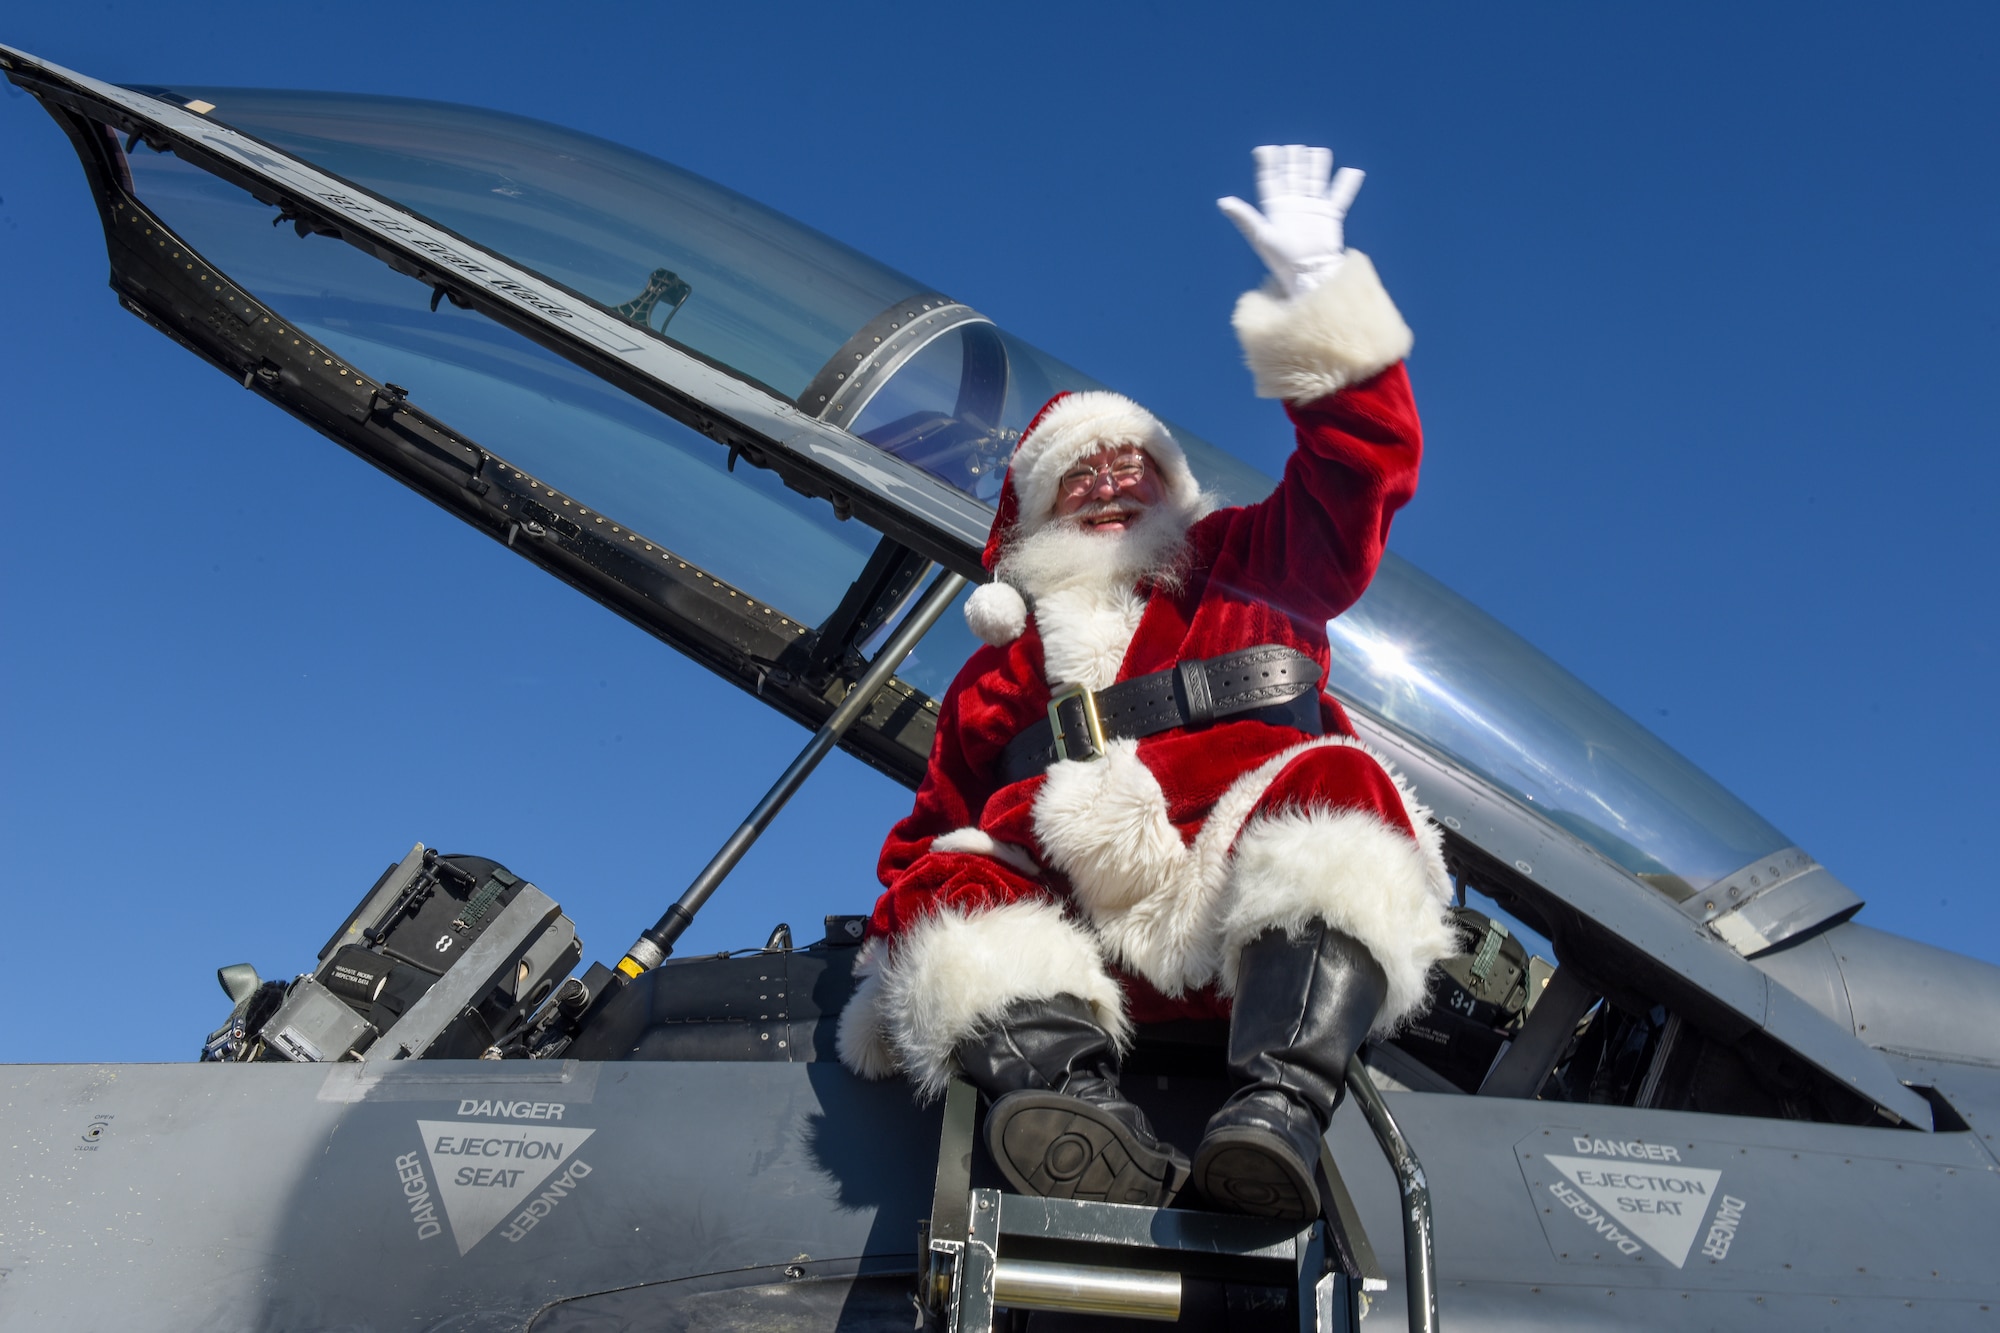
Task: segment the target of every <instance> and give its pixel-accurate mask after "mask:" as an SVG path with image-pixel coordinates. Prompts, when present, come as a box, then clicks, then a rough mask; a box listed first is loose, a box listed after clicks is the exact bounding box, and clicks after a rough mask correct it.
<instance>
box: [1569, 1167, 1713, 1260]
mask: <svg viewBox="0 0 2000 1333" xmlns="http://www.w3.org/2000/svg"><path fill="white" fill-rule="evenodd" d="M1547 1161H1548V1163H1549V1165H1550V1166H1553V1167H1555V1168H1556V1170H1558V1171H1560V1172H1562V1173H1563V1174H1564V1175H1565V1176H1567V1177H1569V1180H1570V1183H1571V1184H1573V1185H1575V1186H1576V1188H1577V1189H1578V1190H1581V1191H1582V1192H1583V1193H1584V1194H1585V1195H1586V1196H1588V1197H1589V1199H1590V1200H1591V1202H1593V1203H1595V1204H1596V1205H1597V1210H1598V1211H1599V1212H1600V1213H1601V1215H1602V1218H1603V1221H1604V1222H1607V1223H1609V1224H1610V1225H1609V1227H1608V1228H1607V1227H1605V1226H1601V1225H1600V1226H1597V1227H1596V1228H1595V1229H1596V1230H1597V1231H1598V1233H1599V1234H1600V1235H1605V1236H1606V1238H1607V1239H1612V1238H1611V1237H1610V1236H1609V1232H1610V1231H1614V1230H1617V1229H1619V1228H1623V1229H1624V1230H1625V1231H1628V1232H1630V1233H1631V1234H1632V1235H1633V1236H1636V1237H1638V1238H1639V1239H1640V1240H1642V1241H1644V1242H1646V1244H1648V1245H1650V1246H1652V1247H1653V1248H1654V1249H1655V1250H1658V1251H1659V1252H1660V1255H1661V1257H1662V1258H1664V1259H1665V1260H1666V1261H1667V1262H1668V1263H1670V1264H1672V1265H1673V1266H1674V1267H1675V1268H1679V1267H1680V1266H1681V1265H1682V1264H1684V1263H1685V1262H1687V1256H1688V1250H1689V1249H1690V1248H1692V1247H1693V1245H1694V1238H1695V1233H1696V1232H1697V1231H1699V1230H1700V1229H1701V1223H1702V1219H1703V1218H1705V1217H1706V1216H1707V1215H1708V1208H1709V1204H1710V1203H1712V1202H1713V1201H1714V1198H1715V1182H1716V1181H1718V1180H1720V1179H1721V1178H1722V1173H1721V1172H1720V1171H1716V1170H1713V1169H1710V1168H1707V1167H1698V1166H1678V1165H1673V1164H1669V1163H1665V1162H1621V1161H1606V1160H1604V1159H1603V1158H1597V1157H1556V1156H1550V1157H1549V1158H1548V1159H1547ZM1557 1197H1558V1198H1562V1195H1560V1194H1558V1195H1557ZM1563 1202H1564V1203H1566V1204H1570V1209H1571V1211H1572V1212H1574V1213H1577V1215H1578V1216H1579V1217H1582V1216H1583V1210H1579V1209H1577V1208H1576V1207H1575V1206H1574V1204H1571V1203H1570V1200H1568V1199H1563ZM1584 1220H1585V1221H1592V1220H1593V1219H1590V1218H1585V1219H1584ZM1612 1243H1613V1244H1617V1243H1618V1242H1617V1240H1616V1239H1612ZM1619 1248H1620V1249H1626V1247H1625V1246H1623V1245H1620V1246H1619ZM1635 1248H1636V1247H1635ZM1626 1252H1627V1253H1632V1252H1634V1251H1633V1250H1629V1249H1628V1250H1626Z"/></svg>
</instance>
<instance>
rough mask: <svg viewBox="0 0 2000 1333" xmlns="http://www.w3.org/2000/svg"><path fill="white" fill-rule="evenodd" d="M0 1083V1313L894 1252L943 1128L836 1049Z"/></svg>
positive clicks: (272, 1315)
mask: <svg viewBox="0 0 2000 1333" xmlns="http://www.w3.org/2000/svg"><path fill="white" fill-rule="evenodd" d="M0 1085H4V1088H5V1093H4V1110H3V1111H0V1114H4V1125H5V1134H6V1139H5V1142H6V1143H7V1144H8V1148H9V1151H8V1154H7V1158H6V1161H5V1164H4V1166H0V1270H4V1274H5V1275H4V1278H0V1329H7V1330H16V1329H21V1330H26V1329H48V1328H57V1327H63V1328H77V1329H92V1328H114V1327H115V1328H143V1329H149V1330H159V1331H160V1333H170V1331H173V1330H182V1329H186V1330H197V1329H199V1330H209V1329H222V1330H234V1329H270V1328H298V1329H318V1328H343V1329H384V1330H387V1329H412V1330H416V1329H440V1328H450V1329H457V1330H469V1329H489V1328H490V1329H502V1328H510V1329H511V1328H521V1327H523V1326H525V1324H526V1323H527V1321H528V1320H529V1319H530V1318H532V1317H533V1316H534V1314H535V1313H536V1311H538V1310H540V1309H542V1308H543V1307H545V1306H548V1305H549V1304H550V1303H551V1302H555V1301H558V1300H562V1299H565V1298H571V1297H576V1296H580V1295H585V1294H588V1293H592V1292H600V1291H607V1290H611V1289H613V1288H621V1287H630V1286H633V1285H635V1284H641V1283H658V1282H671V1281H675V1280H678V1279H684V1278H690V1277H698V1276H702V1275H705V1274H713V1273H719V1272H726V1271H734V1270H739V1269H745V1268H751V1267H757V1266H771V1265H777V1266H779V1267H780V1268H782V1267H783V1266H785V1265H791V1266H794V1267H797V1268H799V1269H800V1273H801V1277H802V1278H810V1277H813V1276H816V1275H818V1274H819V1273H820V1272H821V1271H822V1270H821V1269H820V1268H819V1267H818V1266H819V1265H822V1264H823V1263H825V1262H826V1261H838V1260H853V1259H856V1258H859V1257H861V1256H864V1255H878V1256H884V1257H887V1258H890V1259H892V1260H894V1261H896V1262H898V1263H900V1265H901V1267H902V1268H903V1269H904V1270H905V1271H909V1270H912V1269H913V1268H914V1257H915V1252H916V1228H917V1221H918V1219H919V1217H920V1216H921V1215H922V1213H923V1211H924V1209H925V1207H926V1206H927V1204H928V1200H929V1185H930V1181H929V1170H930V1165H931V1162H930V1158H929V1154H928V1153H927V1152H926V1151H925V1149H924V1147H923V1146H922V1145H925V1144H935V1143H936V1142H937V1132H936V1117H935V1116H934V1115H926V1114H924V1113H920V1112H919V1111H918V1110H916V1109H915V1108H914V1107H913V1105H912V1104H911V1101H910V1097H909V1093H908V1091H907V1090H906V1089H905V1088H904V1087H902V1086H901V1085H898V1084H864V1083H861V1082H859V1081H857V1080H854V1079H852V1078H851V1077H849V1076H847V1075H846V1074H845V1073H843V1072H842V1071H841V1070H839V1069H838V1068H837V1067H836V1066H833V1065H784V1064H719V1065H718V1064H671V1065H670V1064H630V1065H600V1064H579V1063H575V1062H570V1063H554V1062H551V1063H548V1064H541V1063H530V1062H526V1061H506V1062H496V1061H435V1062H433V1061H424V1062H405V1063H398V1064H396V1065H394V1066H390V1067H383V1066H380V1065H376V1066H365V1065H358V1064H341V1065H318V1066H313V1065H278V1064H252V1065H139V1066H101V1065H75V1066H26V1067H14V1068H9V1069H7V1070H5V1071H4V1072H0ZM908 1318H909V1316H908V1312H907V1307H906V1308H905V1310H904V1312H903V1313H902V1314H901V1315H900V1320H901V1322H900V1323H899V1325H898V1326H899V1327H907V1325H908Z"/></svg>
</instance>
